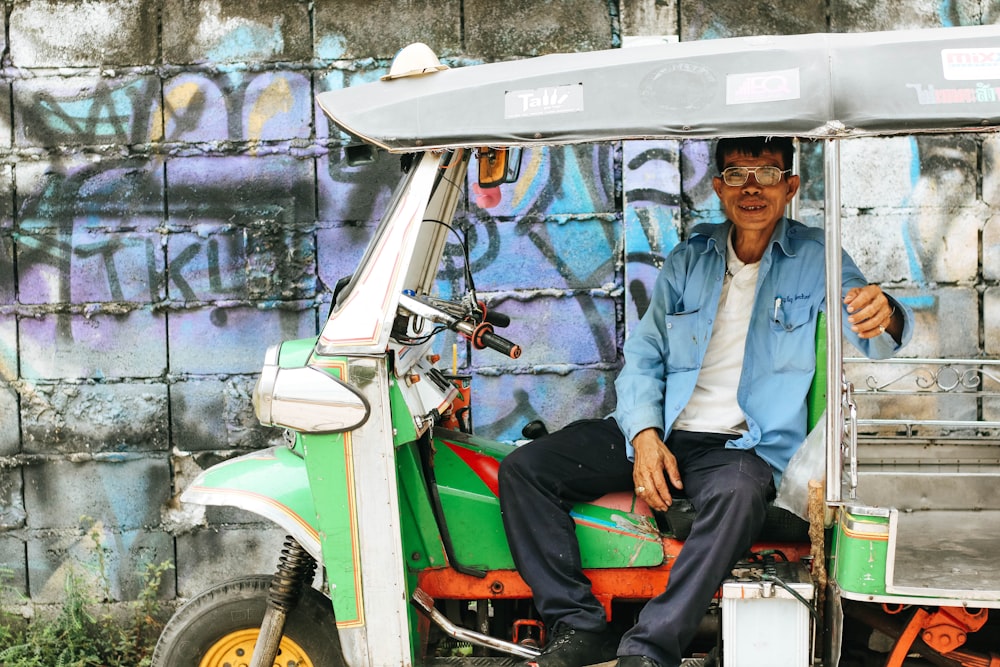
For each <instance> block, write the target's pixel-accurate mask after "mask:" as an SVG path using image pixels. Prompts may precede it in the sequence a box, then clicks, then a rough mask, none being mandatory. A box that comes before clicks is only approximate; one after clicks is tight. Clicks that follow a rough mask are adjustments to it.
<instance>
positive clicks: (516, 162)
mask: <svg viewBox="0 0 1000 667" xmlns="http://www.w3.org/2000/svg"><path fill="white" fill-rule="evenodd" d="M477 161H478V162H479V187H481V188H495V187H497V186H498V185H500V184H501V183H513V182H514V181H516V180H517V177H518V175H519V174H520V173H521V149H520V148H480V149H479V152H478V154H477Z"/></svg>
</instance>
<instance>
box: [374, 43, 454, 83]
mask: <svg viewBox="0 0 1000 667" xmlns="http://www.w3.org/2000/svg"><path fill="white" fill-rule="evenodd" d="M443 69H448V66H447V65H442V64H441V61H440V60H438V57H437V55H435V53H434V52H433V51H432V50H431V47H429V46H427V45H426V44H424V43H423V42H414V43H413V44H410V45H409V46H404V47H403V48H402V49H400V50H399V52H398V53H397V54H396V57H395V58H393V59H392V67H390V68H389V73H388V74H386V75H385V76H383V77H382V80H383V81H389V80H390V79H402V78H403V77H407V76H420V75H421V74H431V73H433V72H440V71H441V70H443Z"/></svg>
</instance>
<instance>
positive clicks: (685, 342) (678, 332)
mask: <svg viewBox="0 0 1000 667" xmlns="http://www.w3.org/2000/svg"><path fill="white" fill-rule="evenodd" d="M665 319H666V325H665V326H666V328H667V341H668V343H669V344H668V346H667V371H668V372H673V371H689V370H692V369H695V368H698V365H699V363H700V362H701V357H702V354H701V349H702V339H703V337H704V335H705V333H704V327H703V326H702V323H701V314H700V312H699V311H691V312H687V313H679V314H677V315H666V316H665Z"/></svg>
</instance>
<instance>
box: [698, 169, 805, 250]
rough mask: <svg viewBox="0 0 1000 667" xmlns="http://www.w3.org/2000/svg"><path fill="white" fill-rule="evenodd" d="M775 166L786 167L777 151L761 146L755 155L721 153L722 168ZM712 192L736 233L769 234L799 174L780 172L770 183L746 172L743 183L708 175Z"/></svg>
mask: <svg viewBox="0 0 1000 667" xmlns="http://www.w3.org/2000/svg"><path fill="white" fill-rule="evenodd" d="M765 166H770V167H777V168H779V169H782V170H784V169H787V168H788V167H787V166H786V165H785V164H784V160H783V158H782V156H781V153H776V152H773V151H769V150H765V151H763V152H762V153H761V154H760V155H759V156H758V157H752V156H750V155H746V154H745V153H739V152H731V153H727V154H726V157H725V163H724V168H729V167H765ZM712 187H714V188H715V194H717V195H718V196H719V201H721V202H722V210H723V211H724V212H725V214H726V217H727V218H729V219H730V220H731V221H732V222H733V224H734V225H736V229H737V233H740V232H751V233H759V234H762V235H765V236H767V237H768V238H770V236H771V232H773V231H774V226H775V225H776V224H777V223H778V220H780V219H781V216H782V215H784V213H785V205H786V204H788V202H790V201H791V200H792V197H794V196H795V193H796V192H797V191H798V189H799V177H798V176H793V175H791V174H783V175H782V176H781V180H779V181H778V182H777V183H775V184H774V185H761V184H760V183H758V182H757V178H756V176H755V175H754V174H750V175H749V176H748V178H747V182H746V183H744V184H743V185H726V184H725V183H724V182H723V180H722V178H721V177H720V176H716V177H715V178H713V179H712Z"/></svg>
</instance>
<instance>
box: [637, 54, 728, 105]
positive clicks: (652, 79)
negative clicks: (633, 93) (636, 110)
mask: <svg viewBox="0 0 1000 667" xmlns="http://www.w3.org/2000/svg"><path fill="white" fill-rule="evenodd" d="M715 91H716V77H715V74H713V73H712V71H711V70H709V69H708V68H706V67H703V66H702V65H696V64H694V63H685V62H679V63H670V64H669V65H664V66H663V67H660V68H657V69H655V70H653V71H652V72H650V73H649V74H647V75H646V76H644V77H643V79H642V82H641V83H640V84H639V98H640V99H641V100H642V103H643V104H645V105H646V106H648V107H651V108H654V109H659V110H663V111H681V110H685V111H694V110H697V109H704V108H705V107H706V106H708V105H709V104H710V103H711V102H712V100H713V98H714V97H715Z"/></svg>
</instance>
